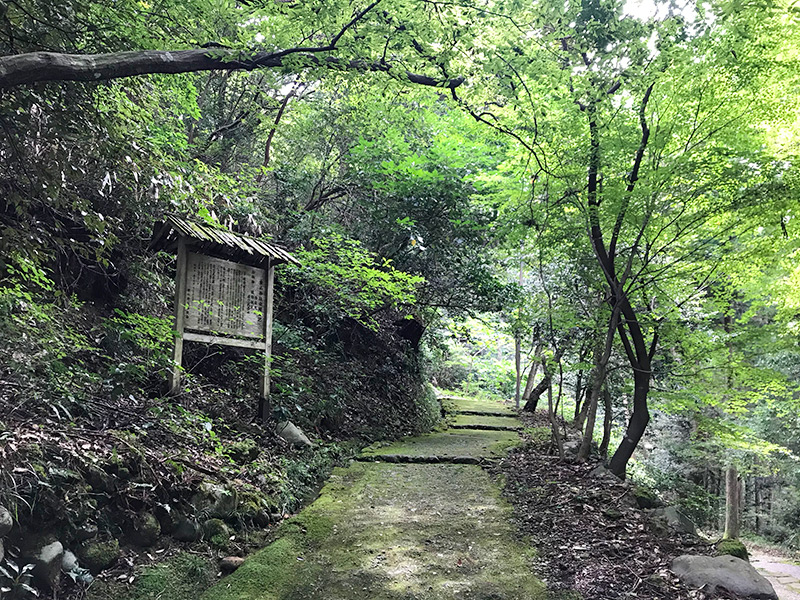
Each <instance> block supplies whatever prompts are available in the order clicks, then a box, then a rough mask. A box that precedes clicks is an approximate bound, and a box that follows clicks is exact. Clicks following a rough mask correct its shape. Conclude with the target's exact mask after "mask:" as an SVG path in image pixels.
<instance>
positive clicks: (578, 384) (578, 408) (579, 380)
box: [572, 371, 588, 429]
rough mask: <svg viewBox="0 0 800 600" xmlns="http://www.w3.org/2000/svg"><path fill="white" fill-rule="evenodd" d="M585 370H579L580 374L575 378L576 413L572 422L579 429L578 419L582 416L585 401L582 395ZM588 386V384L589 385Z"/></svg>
mask: <svg viewBox="0 0 800 600" xmlns="http://www.w3.org/2000/svg"><path fill="white" fill-rule="evenodd" d="M582 384H583V371H578V375H577V376H576V378H575V414H573V415H572V424H573V425H575V427H577V428H578V429H580V426H579V425H578V419H579V418H580V414H581V406H583V404H584V403H582V402H581V396H583V390H584V388H583V385H582ZM587 387H588V386H587Z"/></svg>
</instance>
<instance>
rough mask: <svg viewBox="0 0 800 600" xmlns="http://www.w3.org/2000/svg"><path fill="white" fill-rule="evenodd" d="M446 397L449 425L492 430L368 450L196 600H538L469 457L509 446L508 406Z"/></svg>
mask: <svg viewBox="0 0 800 600" xmlns="http://www.w3.org/2000/svg"><path fill="white" fill-rule="evenodd" d="M447 402H448V405H447V407H448V409H449V410H451V411H453V412H454V413H455V415H454V417H455V419H454V418H453V416H451V418H450V422H453V420H456V421H461V424H462V425H466V424H469V423H472V424H473V425H475V426H481V425H482V426H485V427H494V428H496V429H458V430H452V429H451V430H447V431H443V432H440V433H432V434H427V435H423V436H419V437H415V438H407V439H404V440H400V441H398V442H395V443H392V444H388V445H384V446H382V447H378V448H372V449H371V450H370V451H368V452H365V453H364V455H363V456H362V457H361V459H360V460H359V461H357V462H354V463H352V464H351V466H350V467H348V468H339V469H336V470H335V471H334V473H333V475H332V476H331V478H330V480H329V482H328V483H327V485H326V486H325V487H324V488H323V490H322V492H321V494H320V496H319V498H318V499H317V500H316V501H315V502H314V503H312V504H311V505H310V506H308V507H307V508H306V509H304V510H303V511H302V512H301V513H300V514H298V515H297V516H295V517H293V518H292V519H290V520H288V521H286V522H285V523H284V524H283V525H282V526H281V528H280V530H279V531H278V537H277V538H276V539H275V541H274V542H272V543H271V544H270V545H269V546H267V547H266V548H264V549H263V550H261V551H259V552H257V553H256V554H254V555H253V556H251V557H250V558H249V559H248V560H247V561H245V563H244V565H242V566H241V567H240V568H239V569H238V570H237V571H236V572H235V573H233V574H232V575H230V576H229V577H227V578H226V579H223V580H222V581H221V582H220V583H218V584H217V585H216V586H214V587H213V588H211V589H210V590H209V591H208V592H206V594H205V595H204V596H203V599H204V600H212V599H213V600H232V599H236V600H300V599H309V600H412V599H420V600H422V599H425V600H450V599H455V598H459V599H461V600H523V599H525V600H539V599H544V598H546V597H547V594H546V591H545V586H544V585H543V584H542V583H541V582H540V581H539V580H538V579H536V578H535V577H534V576H533V574H532V573H531V570H530V567H529V563H530V558H531V550H530V548H529V547H528V546H527V545H526V544H524V543H521V542H520V541H519V540H518V539H517V537H518V536H517V534H516V532H515V531H514V529H513V527H512V525H511V523H510V510H511V509H510V507H509V505H508V504H507V503H506V502H505V500H504V499H503V498H502V496H501V487H500V485H499V484H498V482H496V481H495V480H494V479H493V477H492V476H491V475H490V474H489V473H487V472H486V471H484V470H483V469H482V468H481V466H480V465H479V464H477V463H484V462H487V461H492V460H494V459H497V458H499V457H500V456H501V455H502V454H503V453H504V452H505V451H507V449H508V448H509V447H510V446H512V445H514V444H516V443H518V441H519V436H518V434H517V433H516V432H515V431H509V428H511V427H513V426H515V419H514V413H513V411H510V410H508V409H506V408H505V407H504V406H502V405H492V404H491V403H486V402H478V401H473V400H468V399H457V400H448V401H447ZM462 417H469V418H470V420H469V421H468V422H465V420H464V419H463V418H462ZM481 418H483V419H484V420H481ZM473 419H474V420H473ZM496 419H502V421H499V422H498V421H496ZM516 426H517V427H518V426H519V423H518V422H517V423H516Z"/></svg>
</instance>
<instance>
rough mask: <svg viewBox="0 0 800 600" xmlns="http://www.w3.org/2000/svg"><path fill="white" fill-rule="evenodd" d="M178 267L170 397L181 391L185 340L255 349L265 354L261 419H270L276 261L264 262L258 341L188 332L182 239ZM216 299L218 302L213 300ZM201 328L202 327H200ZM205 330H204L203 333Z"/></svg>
mask: <svg viewBox="0 0 800 600" xmlns="http://www.w3.org/2000/svg"><path fill="white" fill-rule="evenodd" d="M177 246H178V247H177V264H176V268H175V306H174V315H175V344H174V346H173V352H172V362H173V368H172V373H171V374H170V381H169V390H170V393H171V394H177V393H179V392H180V387H181V379H182V375H183V367H182V364H183V343H184V341H190V342H202V343H206V344H220V345H225V346H234V347H238V348H250V349H253V350H260V351H262V352H263V353H264V363H263V369H262V370H261V373H260V375H259V386H258V387H259V389H258V393H259V396H260V398H261V408H260V411H259V412H260V413H261V416H262V418H267V417H268V416H269V415H268V413H269V411H268V410H267V407H268V404H269V395H270V363H271V360H272V329H273V315H272V313H273V305H274V287H275V285H274V284H275V264H276V262H275V260H273V259H272V258H271V257H267V258H266V260H265V263H266V264H265V266H264V268H261V269H260V270H262V271H263V272H264V286H265V289H264V294H263V308H262V311H261V312H262V315H263V319H262V322H261V323H260V325H261V327H260V329H261V332H259V337H258V338H255V337H254V336H253V335H252V334H243V335H239V336H238V337H234V335H235V334H233V335H232V336H231V337H228V336H222V335H215V334H214V333H213V332H211V331H205V332H199V331H187V326H186V325H187V311H188V310H189V307H188V306H187V291H188V286H189V281H188V279H189V252H190V249H189V247H188V246H187V243H186V238H185V237H184V236H180V237H179V238H178V244H177ZM196 254H197V255H198V256H202V257H209V258H211V259H216V260H225V261H226V262H236V261H229V260H227V259H222V258H218V257H215V256H212V255H208V254H205V253H203V252H196ZM248 268H252V269H259V267H253V266H249V265H248ZM210 300H215V299H210ZM198 329H200V328H198ZM201 331H202V330H201Z"/></svg>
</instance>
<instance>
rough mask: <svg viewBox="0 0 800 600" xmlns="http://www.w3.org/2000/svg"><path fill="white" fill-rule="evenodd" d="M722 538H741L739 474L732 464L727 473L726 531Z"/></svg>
mask: <svg viewBox="0 0 800 600" xmlns="http://www.w3.org/2000/svg"><path fill="white" fill-rule="evenodd" d="M722 538H723V539H726V540H736V539H739V474H738V472H737V471H736V467H734V466H732V465H731V466H728V470H727V471H726V473H725V533H723V534H722Z"/></svg>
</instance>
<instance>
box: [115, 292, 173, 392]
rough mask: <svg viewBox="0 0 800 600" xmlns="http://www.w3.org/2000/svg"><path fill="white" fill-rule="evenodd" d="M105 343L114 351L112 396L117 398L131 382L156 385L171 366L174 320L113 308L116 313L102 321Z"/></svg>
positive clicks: (164, 376) (128, 387)
mask: <svg viewBox="0 0 800 600" xmlns="http://www.w3.org/2000/svg"><path fill="white" fill-rule="evenodd" d="M103 326H104V329H105V332H106V338H105V340H104V346H105V347H106V348H107V349H108V350H110V351H111V352H112V353H113V356H114V359H115V360H114V363H115V365H114V367H113V368H112V369H111V372H110V377H111V382H112V385H113V387H112V390H111V395H112V396H114V397H116V396H119V395H120V394H122V393H124V391H125V390H126V389H130V385H131V384H133V385H137V384H138V385H142V384H144V383H146V382H148V381H149V382H150V383H151V384H155V385H158V384H156V383H155V381H161V380H164V379H165V378H166V375H167V373H168V370H169V369H171V368H172V355H171V348H170V342H171V340H172V339H173V325H172V319H166V318H160V317H153V316H149V315H142V314H139V313H134V312H126V311H124V310H121V309H119V308H116V309H114V316H113V317H110V318H108V319H106V320H105V322H104V323H103Z"/></svg>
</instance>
